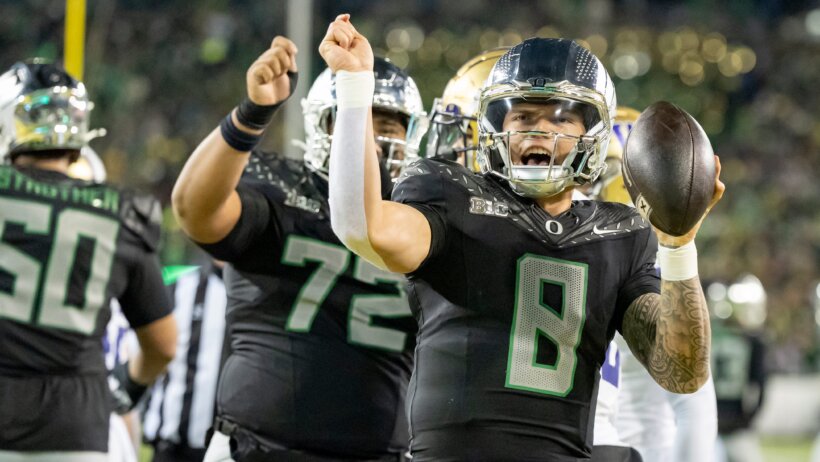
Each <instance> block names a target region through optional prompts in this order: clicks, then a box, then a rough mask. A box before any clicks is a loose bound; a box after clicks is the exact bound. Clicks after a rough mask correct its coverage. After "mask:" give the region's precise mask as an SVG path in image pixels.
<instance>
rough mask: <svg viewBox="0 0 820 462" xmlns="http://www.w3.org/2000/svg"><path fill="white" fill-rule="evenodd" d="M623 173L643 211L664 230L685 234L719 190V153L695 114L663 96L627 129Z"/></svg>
mask: <svg viewBox="0 0 820 462" xmlns="http://www.w3.org/2000/svg"><path fill="white" fill-rule="evenodd" d="M623 175H624V180H625V183H626V188H627V190H628V191H629V195H630V196H631V197H632V202H633V203H634V204H635V207H637V208H638V211H639V212H640V213H641V215H642V216H643V217H644V218H645V219H647V220H649V222H650V223H652V225H653V226H655V227H656V228H658V229H660V230H661V231H663V232H665V233H667V234H671V235H673V236H682V235H684V234H686V233H687V232H688V231H689V230H691V229H692V227H694V226H695V224H697V222H698V220H700V218H701V217H702V216H703V214H704V213H705V212H706V208H707V207H708V206H709V202H710V200H711V199H712V195H713V194H714V192H715V155H714V152H713V151H712V145H711V144H710V143H709V138H708V137H707V136H706V133H705V132H704V131H703V128H701V126H700V125H699V124H698V122H697V121H696V120H695V119H694V118H693V117H692V116H691V115H689V114H688V113H687V112H686V111H684V110H683V109H681V108H679V107H677V106H675V105H674V104H671V103H667V102H665V101H659V102H657V103H654V104H652V105H651V106H649V107H648V108H646V110H644V111H643V112H642V113H641V115H640V117H638V120H637V121H635V124H634V125H633V127H632V130H631V131H630V132H629V137H628V138H627V141H626V147H625V148H624V161H623Z"/></svg>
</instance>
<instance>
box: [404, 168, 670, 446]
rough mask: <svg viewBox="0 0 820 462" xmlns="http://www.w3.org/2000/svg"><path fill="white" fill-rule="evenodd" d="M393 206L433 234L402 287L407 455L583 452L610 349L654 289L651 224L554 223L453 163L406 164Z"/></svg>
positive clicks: (587, 215)
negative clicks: (413, 330) (409, 330)
mask: <svg viewBox="0 0 820 462" xmlns="http://www.w3.org/2000/svg"><path fill="white" fill-rule="evenodd" d="M393 199H394V200H397V201H399V202H403V203H406V204H408V205H411V206H413V207H415V208H416V209H418V210H419V211H421V212H422V213H423V214H424V215H425V216H426V218H427V220H428V221H429V223H430V227H431V230H432V242H431V249H430V254H429V255H428V257H427V258H426V260H425V261H424V262H423V263H422V265H421V266H420V267H419V268H418V269H417V270H416V271H415V272H414V273H412V274H410V275H409V286H408V287H409V288H408V295H409V297H410V301H411V308H412V309H413V311H414V315H415V316H416V318H417V320H418V322H419V333H418V340H417V341H418V346H417V348H416V368H415V371H414V373H413V378H412V380H411V383H410V390H409V394H408V410H409V417H410V431H411V445H410V446H411V450H412V452H413V457H414V460H421V461H426V460H436V461H439V460H471V461H473V460H492V461H500V460H514V461H522V460H550V461H568V460H572V461H574V460H577V459H585V458H588V457H589V455H590V450H591V446H592V424H593V415H594V412H591V411H592V410H593V409H592V408H593V406H594V400H595V399H596V395H597V390H596V388H597V382H598V374H599V373H598V371H599V370H600V368H601V364H602V363H603V361H604V354H605V351H606V348H607V344H608V343H609V341H610V340H611V339H612V337H613V335H614V332H615V330H616V329H619V328H620V323H621V321H622V319H623V314H624V311H625V310H626V308H627V307H628V306H629V304H630V303H631V302H632V301H633V300H634V299H635V298H636V297H638V296H640V295H641V294H644V293H647V292H659V285H660V282H659V279H658V277H657V275H656V272H655V269H654V261H655V250H656V246H657V244H656V241H655V237H654V233H653V232H652V230H651V228H650V227H649V225H648V224H647V223H645V222H644V221H643V220H642V219H641V217H640V216H639V215H638V214H637V213H636V212H635V211H634V210H633V209H631V208H629V207H626V206H622V205H620V204H609V203H601V202H594V201H575V202H573V205H572V207H571V209H570V210H569V211H567V212H565V213H563V214H561V215H560V216H558V217H551V216H550V215H549V214H547V213H546V212H544V211H543V210H542V209H541V208H540V207H538V206H537V205H536V204H535V203H534V202H532V201H530V200H528V199H525V198H522V197H520V196H517V195H515V194H514V193H512V192H511V191H510V189H509V188H508V187H507V186H506V184H505V183H503V182H502V181H500V180H496V179H495V178H494V177H490V176H479V175H474V174H472V173H471V172H469V171H468V170H466V169H464V168H463V167H462V166H460V165H458V164H455V163H452V162H447V161H434V160H422V161H420V162H419V163H417V164H414V165H413V166H410V167H408V168H407V169H406V170H405V173H404V175H403V178H402V180H401V181H400V182H399V184H398V185H397V186H396V190H395V191H394V193H393Z"/></svg>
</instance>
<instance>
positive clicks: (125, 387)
mask: <svg viewBox="0 0 820 462" xmlns="http://www.w3.org/2000/svg"><path fill="white" fill-rule="evenodd" d="M111 375H113V376H114V378H116V379H117V382H119V390H121V391H124V392H125V394H126V395H127V396H128V400H127V401H126V400H123V399H122V397H120V399H119V403H118V404H119V405H120V406H122V407H121V408H120V409H117V412H120V413H123V412H127V411H130V410H131V409H133V408H134V406H136V405H137V403H139V401H140V398H142V395H144V394H145V392H146V391H147V390H148V386H147V385H142V384H139V383H137V382H135V381H134V379H132V378H131V375H129V374H128V362H125V363H123V364H117V365H116V366H114V369H112V370H111ZM114 393H117V392H116V391H114Z"/></svg>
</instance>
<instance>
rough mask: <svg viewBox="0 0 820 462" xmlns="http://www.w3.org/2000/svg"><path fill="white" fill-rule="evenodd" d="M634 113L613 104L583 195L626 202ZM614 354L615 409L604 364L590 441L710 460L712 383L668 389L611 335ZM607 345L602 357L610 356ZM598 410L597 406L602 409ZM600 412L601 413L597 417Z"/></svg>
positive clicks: (682, 460)
mask: <svg viewBox="0 0 820 462" xmlns="http://www.w3.org/2000/svg"><path fill="white" fill-rule="evenodd" d="M639 115H640V113H639V112H638V111H636V110H634V109H631V108H626V107H619V108H618V110H617V113H616V115H615V123H614V124H613V127H612V130H613V136H612V138H611V141H610V143H609V149H608V152H607V157H606V163H607V169H606V172H605V173H604V174H603V175H601V178H600V179H599V180H598V182H596V183H595V184H594V185H593V187H592V189H591V190H590V191H589V194H590V195H591V196H592V198H593V199H598V200H603V201H609V202H620V203H623V204H630V205H631V203H632V202H631V200H630V198H629V193H628V192H627V190H626V186H624V181H623V176H622V175H621V159H622V156H623V147H624V145H625V142H626V137H627V135H628V134H629V129H630V128H631V126H632V124H633V123H634V122H635V120H637V118H638V116H639ZM613 343H617V344H618V347H620V348H617V351H618V354H619V355H620V376H619V377H618V378H619V379H620V380H619V381H616V382H615V383H614V386H615V387H618V388H619V392H618V393H616V396H617V404H616V406H615V409H616V410H614V411H613V410H612V409H610V408H608V407H607V402H608V401H609V400H608V398H611V397H612V395H613V393H612V390H611V389H610V388H609V387H611V386H612V385H613V382H612V381H608V380H607V379H606V374H605V371H604V368H606V367H607V364H608V363H605V364H604V368H602V371H601V376H602V379H603V380H601V385H600V390H599V394H598V414H596V420H595V444H596V445H597V444H608V443H603V442H602V443H599V442H598V441H599V438H601V439H602V441H612V440H615V439H618V440H620V441H621V442H622V443H623V444H626V445H629V446H632V447H634V448H636V449H637V450H638V451H639V452H640V453H641V455H642V456H643V460H645V461H651V462H689V461H691V462H695V461H697V462H703V461H710V460H712V459H713V451H714V444H715V439H716V436H717V410H716V405H715V386H714V383H713V381H712V379H711V378H710V379H709V381H708V382H707V383H706V384H705V385H704V386H703V387H701V389H700V390H698V391H697V392H695V393H693V394H689V395H681V394H677V393H671V392H668V391H666V390H664V389H663V388H661V387H660V386H658V384H657V383H655V381H654V380H653V379H652V377H650V376H649V374H648V373H647V372H646V369H645V368H644V367H643V366H642V365H641V364H640V362H639V361H638V360H637V359H636V358H635V356H634V355H633V354H632V353H631V351H630V350H629V348H628V347H627V345H626V341H624V339H623V337H621V336H620V335H619V334H617V333H616V334H615V341H614V342H613ZM611 349H612V346H611V345H610V353H608V356H607V357H608V359H610V360H611V357H612V353H611ZM602 408H603V409H602ZM601 412H604V413H605V416H603V417H602V416H601V415H600V414H601ZM609 416H614V419H613V421H614V433H613V434H609V433H608V432H607V429H608V428H609V426H608V419H607V417H609Z"/></svg>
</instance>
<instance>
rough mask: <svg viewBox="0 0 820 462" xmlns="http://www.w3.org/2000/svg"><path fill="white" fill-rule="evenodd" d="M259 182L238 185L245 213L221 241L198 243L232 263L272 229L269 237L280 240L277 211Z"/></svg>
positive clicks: (271, 239) (239, 258)
mask: <svg viewBox="0 0 820 462" xmlns="http://www.w3.org/2000/svg"><path fill="white" fill-rule="evenodd" d="M260 188H261V185H259V184H257V183H255V182H244V181H243V182H240V183H239V185H238V186H237V187H236V192H237V193H238V194H239V200H240V201H242V213H241V214H240V215H239V220H238V221H237V222H236V225H234V227H233V229H232V230H231V232H230V233H228V235H227V236H225V237H224V238H223V239H222V240H221V241H219V242H214V243H212V244H205V243H201V242H197V245H198V246H199V247H201V248H202V249H203V250H205V251H206V252H208V253H209V254H210V255H211V256H212V257H214V258H217V259H219V260H224V261H227V262H231V263H236V262H237V261H239V260H241V259H242V258H243V257H244V256H245V255H246V254H247V253H248V251H249V250H250V249H252V248H253V247H254V246H255V245H256V244H257V240H258V238H259V236H262V235H265V234H268V233H271V236H270V239H269V241H271V242H278V240H279V239H278V237H279V234H280V230H279V226H278V223H277V221H276V218H275V217H276V213H275V212H274V211H273V210H272V207H271V203H270V202H269V201H268V199H267V198H266V197H265V195H264V194H263V193H262V192H261V191H260Z"/></svg>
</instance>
